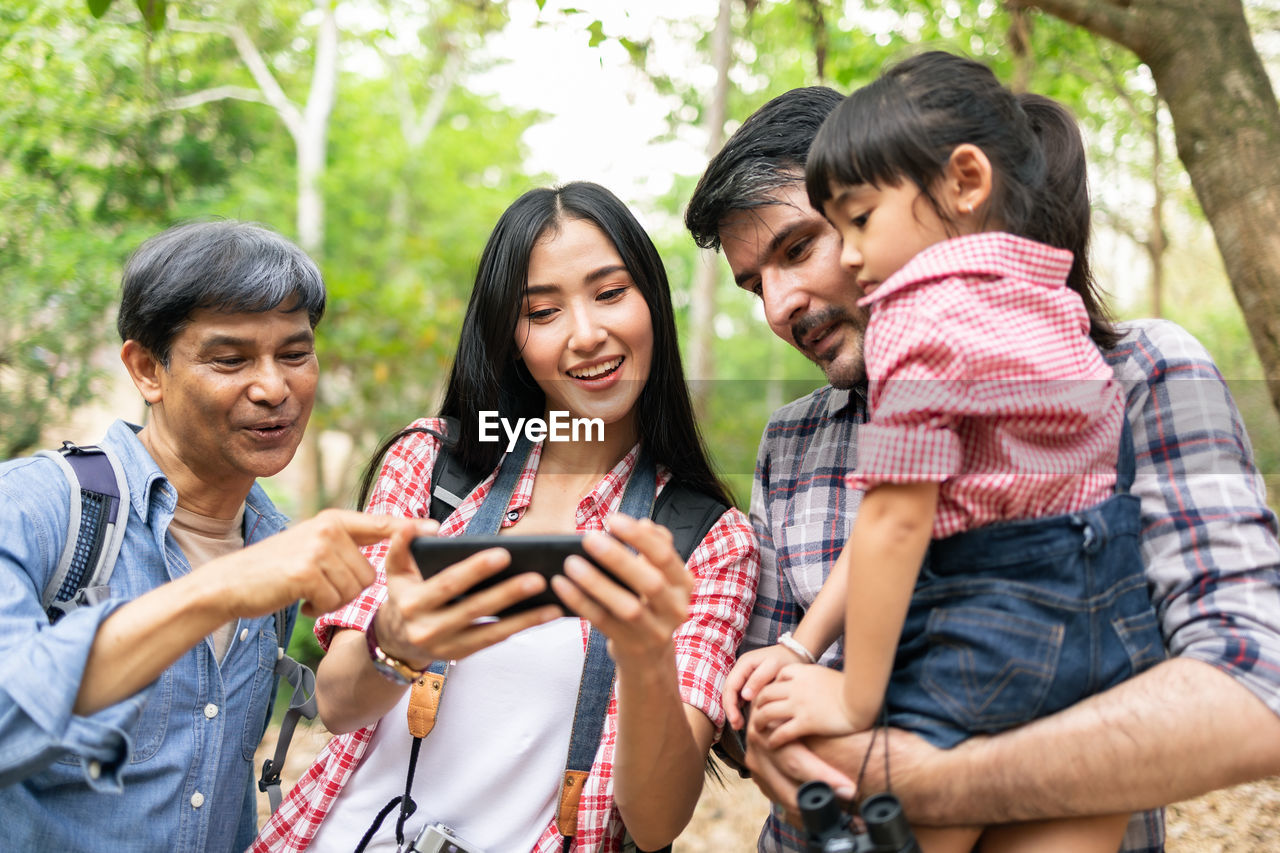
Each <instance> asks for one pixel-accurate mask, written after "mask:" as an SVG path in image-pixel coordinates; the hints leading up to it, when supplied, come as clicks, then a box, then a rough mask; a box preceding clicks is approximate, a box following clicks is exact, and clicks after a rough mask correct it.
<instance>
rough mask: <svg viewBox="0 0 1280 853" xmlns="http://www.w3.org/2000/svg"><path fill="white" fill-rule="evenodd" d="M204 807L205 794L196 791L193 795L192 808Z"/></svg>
mask: <svg viewBox="0 0 1280 853" xmlns="http://www.w3.org/2000/svg"><path fill="white" fill-rule="evenodd" d="M203 805H204V794H202V793H200V792H199V791H196V792H195V793H194V794H192V795H191V808H193V809H198V808H200V807H201V806H203Z"/></svg>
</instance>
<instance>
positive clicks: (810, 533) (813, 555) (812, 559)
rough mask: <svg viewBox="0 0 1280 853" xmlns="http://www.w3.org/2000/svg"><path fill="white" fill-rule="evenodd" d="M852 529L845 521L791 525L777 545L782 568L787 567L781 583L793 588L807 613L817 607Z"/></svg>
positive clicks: (796, 597) (799, 602) (779, 563)
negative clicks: (829, 573) (821, 592)
mask: <svg viewBox="0 0 1280 853" xmlns="http://www.w3.org/2000/svg"><path fill="white" fill-rule="evenodd" d="M848 527H849V526H848V525H847V524H846V523H845V519H842V518H835V519H820V520H817V521H805V522H801V523H799V524H789V525H787V526H785V527H783V528H782V534H781V537H780V539H779V541H777V542H775V543H774V545H775V547H776V550H777V555H778V561H777V562H778V565H779V566H786V567H787V571H786V572H785V573H784V575H785V576H784V577H783V578H782V579H781V582H782V583H785V584H787V585H788V586H790V588H791V594H792V596H794V598H795V601H796V603H797V604H799V605H800V606H801V607H802V608H804V609H805V610H808V609H809V606H810V605H811V604H813V599H814V597H815V596H816V595H817V594H818V590H820V589H822V583H823V581H824V580H826V577H827V572H828V570H829V569H830V568H831V566H832V565H834V564H835V561H836V558H837V557H839V556H840V552H841V550H843V549H844V544H845V541H846V540H847V539H848V538H849V529H848Z"/></svg>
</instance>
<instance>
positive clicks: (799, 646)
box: [778, 631, 818, 663]
mask: <svg viewBox="0 0 1280 853" xmlns="http://www.w3.org/2000/svg"><path fill="white" fill-rule="evenodd" d="M778 645H780V646H782V647H783V648H784V649H786V650H787V651H789V652H792V653H793V654H795V655H796V656H797V657H799V658H800V659H801V660H803V661H806V662H807V663H817V662H818V659H817V658H816V657H814V656H813V652H811V651H809V650H808V649H806V648H805V647H804V644H803V643H801V642H800V641H799V640H797V639H796V638H795V637H793V636H791V632H790V631H784V632H783V633H782V636H780V637H778Z"/></svg>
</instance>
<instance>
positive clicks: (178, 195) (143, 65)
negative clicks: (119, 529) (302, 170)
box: [0, 2, 249, 458]
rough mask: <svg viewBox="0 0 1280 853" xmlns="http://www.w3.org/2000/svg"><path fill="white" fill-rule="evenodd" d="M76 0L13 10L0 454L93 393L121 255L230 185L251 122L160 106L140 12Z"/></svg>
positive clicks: (6, 114) (1, 186)
mask: <svg viewBox="0 0 1280 853" xmlns="http://www.w3.org/2000/svg"><path fill="white" fill-rule="evenodd" d="M79 8H80V7H79V5H78V4H72V3H71V2H63V3H51V2H44V3H35V2H27V3H23V4H20V5H17V6H14V5H9V6H7V7H6V8H5V10H4V11H3V12H0V87H3V90H4V92H5V98H4V100H3V102H2V103H0V126H3V127H4V128H5V131H4V133H3V134H0V279H3V281H4V282H5V296H6V310H5V312H4V314H3V319H0V436H3V439H0V458H7V457H9V456H14V455H18V454H21V453H23V452H25V451H27V450H29V449H30V448H31V447H33V446H34V444H35V443H36V442H37V441H39V435H40V431H41V428H42V426H43V425H44V424H46V423H47V422H48V421H49V420H51V419H54V418H58V417H62V416H64V415H65V414H66V413H68V412H69V411H71V410H73V409H74V408H75V407H77V406H80V405H83V404H84V403H86V402H88V401H89V400H90V399H91V398H92V396H93V395H94V393H95V391H96V390H97V385H96V380H97V379H98V377H99V374H100V369H99V366H98V365H99V364H100V363H101V361H102V360H101V359H99V358H98V357H97V354H98V353H99V352H100V351H101V350H102V348H103V347H109V346H110V345H111V343H112V342H113V341H114V340H115V334H114V330H113V329H112V325H113V316H112V310H111V309H112V307H113V303H114V301H115V293H116V287H117V282H118V281H119V270H120V265H121V262H122V261H123V259H124V258H125V256H126V255H127V253H128V251H129V250H130V249H131V248H132V247H133V246H134V245H136V244H137V243H138V242H139V241H140V240H141V239H143V237H145V236H147V235H149V234H150V233H153V232H154V231H156V230H159V228H160V227H162V226H163V225H165V224H168V222H169V221H170V220H171V219H172V218H173V217H174V216H175V215H176V214H177V213H178V211H179V210H180V206H181V201H182V200H183V199H186V198H190V197H194V196H199V195H205V194H208V193H210V192H216V191H217V188H219V187H220V186H222V185H223V183H224V182H225V180H226V178H227V176H228V170H227V168H226V167H225V165H224V162H225V160H226V158H227V155H228V152H230V151H234V150H236V148H237V147H239V146H242V145H247V144H249V143H248V142H247V140H246V137H245V133H244V132H243V131H244V129H243V128H239V127H235V126H233V125H230V124H227V123H224V122H223V121H222V115H221V114H220V113H218V112H217V111H211V112H209V113H208V114H206V115H205V116H204V117H202V118H200V119H194V118H192V117H189V116H185V115H180V114H174V113H168V112H164V111H161V110H158V109H156V106H155V103H154V101H153V100H152V95H153V94H154V91H155V89H156V87H157V86H159V85H163V83H164V80H165V79H166V75H165V68H164V67H163V66H155V65H152V64H151V62H150V59H149V56H148V53H147V43H146V41H145V39H140V38H138V34H137V31H136V30H135V29H133V28H132V27H130V26H123V27H122V26H117V25H115V24H114V23H105V22H103V23H96V24H94V25H93V26H92V27H86V26H85V24H86V23H87V22H88V21H87V19H86V17H85V16H84V15H83V14H82V13H79V12H78V10H79Z"/></svg>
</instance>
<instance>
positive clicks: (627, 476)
mask: <svg viewBox="0 0 1280 853" xmlns="http://www.w3.org/2000/svg"><path fill="white" fill-rule="evenodd" d="M552 411H567V412H569V414H570V415H571V416H572V417H574V418H598V419H599V420H600V421H601V422H603V425H604V428H603V434H602V435H601V434H599V433H598V432H597V431H596V430H594V429H593V430H583V431H579V430H577V429H574V430H565V432H566V433H567V436H562V437H567V438H568V439H569V440H558V441H557V440H550V439H548V440H545V441H541V442H537V443H535V444H530V443H528V442H521V443H519V444H517V445H516V447H515V449H514V450H512V451H510V452H505V451H506V448H507V439H506V436H505V435H503V436H502V437H501V439H500V440H499V441H485V440H483V437H482V430H481V428H480V423H481V418H482V416H483V415H482V413H485V412H496V413H497V415H498V416H499V417H500V418H502V419H503V420H505V421H506V422H507V423H508V424H515V423H516V422H517V421H518V420H519V419H521V418H524V419H528V418H535V417H541V418H542V419H543V420H544V421H549V420H550V418H549V414H550V412H552ZM441 414H442V415H443V416H446V417H449V418H451V419H452V421H451V424H452V425H456V427H457V428H458V429H457V430H456V432H455V430H453V428H452V426H446V422H445V421H444V420H443V419H442V418H426V419H423V420H420V421H417V422H415V423H414V424H413V425H412V426H411V427H410V428H408V429H406V430H404V431H402V432H401V433H400V434H399V435H397V436H395V437H394V439H393V440H392V441H390V442H389V443H388V445H384V447H383V452H380V453H379V454H377V455H376V456H375V458H374V461H373V464H372V466H371V471H375V472H378V476H377V481H376V483H374V484H373V490H372V494H371V496H370V500H369V509H370V511H373V512H384V513H394V514H399V515H406V516H409V517H417V518H427V517H428V515H429V512H430V505H431V503H432V499H433V483H432V482H431V480H432V475H433V472H434V470H435V463H436V460H437V458H438V456H439V454H440V452H441V442H440V440H439V435H440V434H441V433H444V432H446V431H448V432H450V437H451V438H454V439H456V442H455V443H453V444H452V446H451V447H450V454H451V456H452V458H453V459H455V460H458V461H459V462H461V463H462V464H463V467H465V468H466V469H468V470H474V471H478V472H481V479H480V481H479V482H478V484H477V485H476V486H475V487H474V488H473V489H471V491H470V492H469V494H466V495H458V496H457V497H459V498H461V499H462V501H461V503H460V504H459V505H458V506H457V507H456V509H454V510H453V512H452V513H450V514H449V515H448V516H447V517H446V518H445V520H444V522H443V523H442V525H441V526H440V529H439V535H440V536H459V535H474V534H476V533H477V532H480V533H484V532H488V531H486V530H480V531H478V530H477V527H484V526H485V524H486V523H488V524H491V525H492V527H493V528H497V530H496V532H497V533H499V534H500V535H507V534H511V535H516V536H518V535H524V534H543V533H572V532H575V531H579V532H582V531H602V530H605V529H606V528H607V529H608V530H609V531H610V532H611V533H612V534H613V535H614V536H615V537H617V539H619V540H621V542H618V541H615V540H614V539H612V538H610V537H607V536H604V535H603V534H601V533H599V532H596V533H588V534H587V535H586V536H585V537H584V540H583V541H584V547H585V548H586V549H587V551H588V552H589V553H590V554H591V556H592V558H593V559H594V560H595V561H596V562H598V563H599V564H600V565H601V566H603V567H604V568H606V569H608V570H610V571H611V572H612V573H613V574H614V575H615V576H616V577H618V578H620V579H621V580H622V581H623V582H624V583H625V584H626V585H627V586H629V587H630V589H631V590H635V593H632V592H631V591H630V590H628V589H624V588H623V587H622V586H620V585H618V584H615V583H613V582H612V581H610V580H609V579H608V578H606V577H605V576H604V575H603V574H602V573H601V572H599V571H597V570H596V569H594V568H592V567H591V566H590V565H589V564H588V563H587V562H586V561H584V560H581V559H580V558H572V557H571V558H569V559H568V560H566V561H565V565H564V568H565V576H561V575H557V576H555V577H554V578H553V579H552V583H551V586H552V588H553V589H554V591H555V593H556V595H557V596H558V598H559V600H560V601H561V602H563V604H564V605H565V607H566V609H567V610H569V611H571V612H572V613H573V614H574V615H576V616H580V617H583V618H581V619H580V618H559V617H562V616H563V615H564V614H563V613H561V611H560V609H559V608H558V607H555V606H548V607H542V608H538V609H535V610H530V611H527V612H526V613H523V614H519V615H514V616H509V617H506V618H503V619H499V620H497V621H493V620H492V619H486V618H485V617H490V616H492V614H495V613H498V612H501V611H503V610H504V609H505V608H506V607H507V606H508V605H510V604H512V603H514V602H515V601H517V600H519V599H521V598H524V597H526V596H529V595H531V594H533V593H536V592H539V591H541V590H542V589H543V588H544V587H545V586H546V583H545V581H543V580H542V578H541V577H540V576H538V575H535V574H524V575H520V576H518V577H515V578H511V579H509V580H507V581H504V582H503V583H502V584H500V585H498V586H495V587H493V588H491V589H488V590H485V591H480V592H476V593H475V594H473V595H468V596H465V597H463V598H462V599H461V600H456V601H455V599H456V597H457V596H458V595H459V594H460V593H463V592H465V591H466V590H467V589H468V588H469V587H471V586H472V585H473V584H475V583H476V582H477V581H479V580H481V579H483V578H484V577H486V576H488V575H492V574H493V573H494V572H496V571H497V570H499V569H501V568H503V567H504V566H506V565H507V563H508V562H509V561H510V557H509V555H508V554H507V552H506V551H503V550H496V549H491V550H488V551H482V552H480V553H478V554H476V555H474V556H472V557H469V558H468V559H466V560H464V561H462V562H460V563H458V564H457V565H456V566H453V567H451V568H449V569H446V570H445V571H444V572H442V573H440V574H438V575H435V576H433V577H432V578H430V579H429V580H423V579H422V577H421V576H420V574H419V573H418V570H417V568H416V567H414V566H413V565H412V563H411V562H410V560H409V557H408V553H407V551H406V548H405V543H404V542H403V541H401V540H393V541H392V542H391V543H390V545H389V546H380V547H378V548H375V549H373V550H372V552H371V555H370V560H371V562H372V563H373V564H374V566H375V568H376V569H377V570H378V580H377V582H376V583H375V584H374V585H373V586H372V587H370V588H369V589H368V590H366V591H365V593H364V594H363V595H362V596H361V597H359V598H357V599H356V601H355V602H353V603H352V604H351V605H350V606H348V607H347V608H344V609H343V610H340V611H337V612H335V613H330V614H328V615H326V616H324V617H322V618H321V619H320V620H318V621H317V623H316V634H317V636H318V637H319V639H320V641H321V642H322V643H323V644H325V645H326V646H327V647H328V653H327V654H326V656H325V658H324V660H323V661H322V662H321V664H320V669H319V672H318V674H317V698H318V700H319V706H320V714H321V717H322V718H323V720H324V723H325V725H326V726H327V727H328V728H329V729H330V730H331V731H334V732H338V733H340V734H339V735H338V737H336V738H334V740H333V741H331V742H330V745H329V746H328V747H327V748H326V750H325V751H324V752H323V753H322V754H321V756H320V757H319V758H318V759H317V761H316V763H315V765H314V766H313V767H312V768H311V769H310V770H309V771H308V772H307V773H306V774H305V775H304V776H303V778H302V780H301V781H300V782H299V783H298V785H297V787H296V788H294V790H293V791H292V792H291V793H290V795H289V797H288V798H287V799H286V800H285V802H284V804H283V805H282V806H281V808H280V809H279V810H278V811H277V812H276V813H275V814H274V815H273V817H272V819H271V821H270V822H269V823H268V824H267V826H266V827H265V828H264V829H263V831H262V834H261V836H260V837H259V839H258V843H257V844H256V845H255V847H254V849H255V850H258V851H262V850H302V849H307V848H308V847H309V848H310V849H313V850H322V851H344V853H350V851H351V850H353V849H365V850H395V849H397V843H398V841H399V839H400V838H401V837H403V838H404V839H406V840H412V839H413V838H414V837H415V836H416V835H417V834H418V833H419V832H420V831H421V830H422V829H423V828H424V827H427V826H429V825H431V824H436V823H439V824H443V825H444V826H445V827H447V828H448V831H450V832H452V833H453V834H454V835H456V836H457V837H459V838H461V839H463V840H464V841H465V842H467V845H460V846H458V847H457V848H456V849H465V850H468V851H470V850H484V851H489V853H509V851H510V852H512V853H514V852H515V851H528V850H534V851H539V853H552V851H561V850H566V851H567V850H570V849H573V850H578V851H588V850H589V851H596V850H601V851H618V850H621V849H622V846H623V843H624V841H623V839H624V835H625V834H627V833H629V834H630V836H631V838H632V839H633V840H634V842H635V844H636V845H637V846H638V848H639V849H641V850H657V849H661V848H665V847H666V846H667V845H669V844H670V842H671V840H672V839H674V838H675V837H676V836H677V835H678V834H679V833H680V831H681V830H682V829H683V828H684V826H685V824H686V823H687V821H688V820H689V817H690V816H691V814H692V812H693V808H694V805H695V803H696V802H697V799H698V795H699V793H700V792H701V789H702V779H703V768H704V762H705V759H706V756H707V751H708V749H709V747H710V746H711V743H712V741H713V740H714V738H715V734H716V731H717V729H718V728H719V726H720V724H721V722H722V720H723V716H722V712H721V708H720V703H719V701H718V700H719V695H720V689H721V685H722V684H723V681H724V678H725V676H726V675H727V673H728V671H729V668H730V665H731V664H732V661H733V653H734V650H735V649H736V648H737V644H738V642H739V641H740V639H741V637H742V632H743V628H744V627H745V624H746V616H747V613H748V611H749V609H750V607H751V602H752V600H753V597H754V594H755V583H756V577H757V574H758V567H759V557H758V552H757V548H756V544H755V540H754V537H753V535H752V533H751V528H750V524H749V523H748V522H747V520H746V518H745V517H744V516H743V514H742V513H741V512H739V511H737V510H736V509H728V510H727V511H724V512H723V514H722V515H720V516H719V518H718V520H716V521H715V523H714V524H713V526H712V527H711V528H710V529H709V530H708V531H707V532H706V534H705V535H704V537H703V538H702V540H701V541H700V543H698V545H697V546H696V548H695V549H694V551H693V553H692V554H691V556H690V559H689V561H688V564H687V567H686V564H685V561H684V560H683V559H682V558H681V557H680V556H679V555H677V553H676V551H675V550H674V548H673V546H672V537H671V535H670V534H669V533H668V532H667V531H666V530H663V529H661V528H659V527H657V526H656V525H654V524H653V523H652V522H650V521H648V520H643V521H636V520H633V519H630V518H627V517H625V516H624V515H621V514H619V508H622V510H623V511H624V512H626V511H631V512H632V514H633V515H647V514H648V513H647V509H646V510H644V511H641V512H635V511H634V510H627V509H626V508H627V507H628V506H629V505H631V504H630V503H629V502H630V501H632V499H633V498H639V499H640V500H641V503H643V504H645V506H646V507H647V506H648V505H649V504H654V503H655V502H656V500H657V499H658V497H659V496H660V495H661V494H662V493H663V492H664V491H665V490H666V489H671V488H673V486H675V485H677V484H678V485H679V486H680V487H681V488H684V489H691V490H695V491H698V492H701V493H703V494H705V495H709V496H711V497H713V498H716V499H717V500H719V501H720V502H721V503H724V504H728V503H729V499H728V497H727V494H726V492H725V490H724V489H723V487H722V486H721V485H720V482H719V481H718V479H717V478H716V476H715V475H714V473H713V472H712V469H711V466H710V464H709V462H708V460H707V456H706V452H705V449H704V447H703V445H702V442H701V440H700V439H699V437H698V432H697V429H696V427H695V425H694V421H693V412H692V407H691V405H690V401H689V396H688V392H687V390H686V388H685V384H684V378H683V375H682V372H681V368H680V356H679V350H678V349H677V347H676V339H675V322H674V317H673V313H672V308H671V301H670V294H669V292H668V288H667V279H666V274H665V272H664V271H663V268H662V262H661V260H660V259H659V257H658V254H657V252H656V250H655V249H654V247H653V244H652V243H651V242H650V241H649V238H648V236H647V235H646V234H645V233H644V231H643V229H642V228H641V227H640V225H639V224H638V223H637V222H636V220H635V218H634V217H632V216H631V214H630V212H629V211H628V210H627V209H626V207H625V206H624V205H623V204H622V203H621V202H620V201H619V200H618V199H617V198H616V197H614V196H613V195H612V194H611V193H609V192H608V191H607V190H605V189H604V188H603V187H600V186H597V185H595V184H587V183H574V184H568V185H566V186H564V187H561V188H559V189H555V190H552V189H539V190H532V191H530V192H528V193H526V194H525V195H523V196H521V197H520V198H519V199H517V200H516V201H515V202H514V203H513V204H512V205H511V207H510V208H508V209H507V211H506V212H505V213H504V214H503V215H502V217H501V219H500V220H499V221H498V223H497V225H496V226H495V228H494V231H493V234H492V235H491V236H490V238H489V243H488V245H487V246H486V247H485V251H484V254H483V255H482V257H481V259H480V268H479V271H478V273H477V276H476V284H475V288H474V290H473V291H472V294H471V301H470V304H469V305H468V307H467V313H466V317H465V319H464V320H463V326H462V331H461V340H460V342H459V347H458V352H457V355H456V357H455V360H454V366H453V372H452V374H451V375H450V378H449V384H448V388H447V390H446V393H445V398H444V403H443V405H442V409H441ZM384 452H385V454H386V455H385V459H383V453H384ZM379 462H381V466H380V468H379ZM441 479H443V476H442V478H441ZM367 484H368V480H366V485H367ZM633 486H635V488H633ZM646 492H647V494H646ZM624 544H625V545H629V546H631V548H634V549H635V551H636V553H633V552H632V551H631V550H629V549H628V548H626V547H624ZM595 631H598V632H599V633H600V634H601V635H603V637H604V638H607V641H608V650H609V655H610V657H611V658H612V660H613V661H614V662H615V665H616V672H617V678H616V682H615V683H614V685H613V688H612V691H610V690H609V683H608V681H607V680H606V681H604V683H603V685H602V686H601V685H600V684H593V685H591V686H592V687H593V688H594V689H597V690H599V689H603V690H604V691H605V694H604V701H605V702H606V703H607V713H606V714H605V717H604V723H603V730H602V731H600V730H599V729H597V731H599V734H597V735H595V736H594V739H593V740H591V741H590V742H587V741H586V740H585V739H584V740H583V741H582V742H581V744H579V741H578V735H579V734H580V733H581V732H580V728H579V726H578V724H577V723H576V721H575V714H576V712H575V708H576V707H580V706H578V705H576V699H577V698H578V696H579V685H580V683H581V684H582V685H583V686H584V688H585V687H587V686H588V685H587V683H586V681H584V680H583V672H584V667H587V668H588V669H590V662H591V661H593V660H597V659H596V658H595V657H593V651H592V650H598V649H599V647H598V646H597V645H596V635H595ZM588 636H590V637H591V640H590V642H588ZM374 659H376V660H377V663H375V660H374ZM442 661H449V665H448V671H447V673H446V675H447V681H444V682H440V681H438V680H434V679H433V678H431V677H430V676H428V675H427V674H425V673H423V670H426V669H427V668H428V665H432V663H433V662H442ZM379 664H381V666H379ZM389 665H390V666H392V667H393V670H394V671H393V673H392V675H395V674H396V673H399V672H404V671H408V673H410V675H412V676H413V677H404V678H400V679H397V680H395V681H393V680H389V679H388V678H384V674H386V673H385V668H386V667H387V666H389ZM436 674H437V673H436V672H435V670H433V671H432V673H431V675H436ZM415 678H416V681H415V680H414V679H415ZM410 681H413V682H414V687H413V689H412V691H411V690H410V687H409V683H410ZM441 684H443V687H442V690H441V692H440V693H438V694H436V697H435V698H434V699H432V700H431V701H432V702H434V703H435V705H434V707H435V709H436V710H435V716H434V727H430V726H427V728H429V732H428V733H426V734H422V733H421V729H422V720H423V718H424V716H429V713H428V711H429V710H430V709H429V708H424V707H423V706H420V705H419V704H418V703H417V700H416V698H413V697H417V696H418V694H419V687H420V686H423V687H424V689H423V691H422V692H425V693H427V694H428V695H430V689H431V688H430V687H426V686H425V685H432V686H437V687H438V686H439V685H441ZM610 692H612V700H611V701H610V700H609V693H610ZM428 704H429V703H428ZM411 734H412V735H413V736H412V737H411ZM415 738H417V740H415ZM571 740H572V742H573V745H572V749H573V751H577V750H578V749H579V746H583V747H586V750H585V756H586V766H587V767H589V768H590V770H589V772H586V771H575V773H580V776H575V775H574V774H573V773H568V772H566V771H565V768H566V757H567V754H569V752H570V748H571V746H570V745H571ZM568 779H574V780H575V781H574V782H573V785H574V787H573V788H572V789H571V790H565V791H562V781H564V780H568ZM562 794H564V795H566V797H565V798H564V800H562ZM402 795H406V796H409V797H410V798H411V801H412V803H413V804H414V806H413V807H412V808H409V807H407V806H404V807H402V804H403V803H407V802H408V800H401V796H402ZM569 795H576V796H577V798H576V800H574V798H573V796H569ZM566 801H567V802H570V803H576V808H575V807H574V806H573V805H570V806H569V809H572V810H571V811H569V812H568V814H567V820H568V824H569V827H568V829H571V830H575V831H566V825H565V819H566V815H565V814H564V813H565V811H566V809H565V808H564V807H563V806H562V802H566ZM575 823H576V827H575V826H573V824H575ZM443 831H444V830H442V832H443ZM430 849H437V848H430ZM438 849H451V850H452V849H455V847H452V846H449V847H440V848H438Z"/></svg>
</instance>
